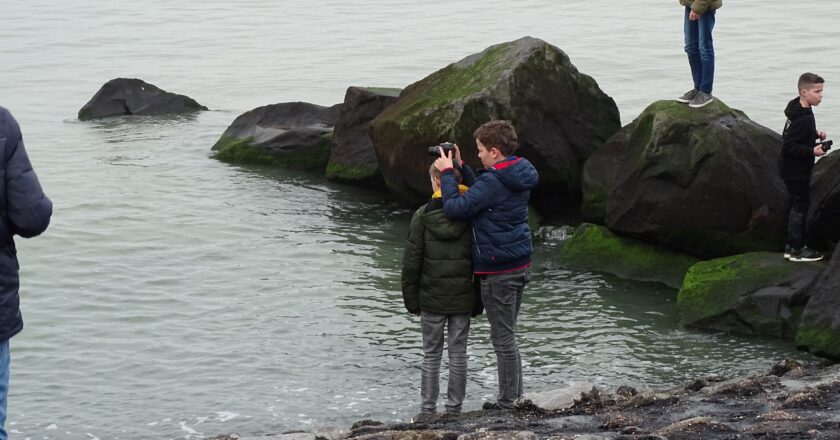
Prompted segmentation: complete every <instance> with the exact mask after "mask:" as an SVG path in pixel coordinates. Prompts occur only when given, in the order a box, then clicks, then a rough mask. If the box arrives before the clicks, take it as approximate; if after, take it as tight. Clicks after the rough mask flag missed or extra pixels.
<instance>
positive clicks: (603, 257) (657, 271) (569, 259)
mask: <svg viewBox="0 0 840 440" xmlns="http://www.w3.org/2000/svg"><path fill="white" fill-rule="evenodd" d="M698 261H699V260H698V259H697V258H695V257H692V256H690V255H686V254H682V253H679V252H673V251H669V250H666V249H662V248H659V247H656V246H654V245H651V244H647V243H644V242H641V241H638V240H634V239H631V238H626V237H621V236H618V235H616V234H614V233H612V232H610V230H609V229H607V228H605V227H602V226H596V225H593V224H588V223H584V224H582V225H580V226H579V227H578V228H577V230H576V231H575V233H574V235H573V236H572V238H570V239H569V240H567V241H566V243H565V244H564V246H563V250H562V252H561V253H560V256H559V263H560V265H561V266H564V267H568V268H572V269H583V270H593V271H599V272H607V273H611V274H613V275H616V276H619V277H621V278H626V279H631V280H638V281H655V282H660V283H663V284H665V285H668V286H670V287H673V288H675V289H679V288H680V286H681V285H682V283H683V277H684V276H685V273H686V271H688V268H689V267H691V266H692V265H694V264H695V263H697V262H698Z"/></svg>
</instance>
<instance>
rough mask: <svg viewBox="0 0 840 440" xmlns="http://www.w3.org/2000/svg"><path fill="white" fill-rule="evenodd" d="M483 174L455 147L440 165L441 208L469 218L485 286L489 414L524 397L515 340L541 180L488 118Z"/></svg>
mask: <svg viewBox="0 0 840 440" xmlns="http://www.w3.org/2000/svg"><path fill="white" fill-rule="evenodd" d="M473 137H475V143H476V146H477V147H478V158H479V159H480V160H481V163H482V164H483V165H484V170H481V171H479V173H478V174H477V175H476V173H474V172H473V170H472V169H471V168H470V167H469V166H468V165H465V164H464V163H463V161H462V160H461V152H460V150H459V149H458V147H457V146H456V147H455V150H454V157H453V156H452V153H451V152H447V153H446V154H445V155H444V153H443V151H441V157H440V158H438V159H437V160H436V161H435V167H437V169H439V170H440V171H441V192H442V194H443V211H444V213H445V214H446V215H447V217H449V218H452V219H456V220H457V219H470V220H471V221H472V235H473V237H472V238H473V241H472V261H473V273H474V274H475V275H476V276H477V277H478V278H479V280H480V283H481V299H482V301H483V302H484V310H485V311H486V313H487V320H488V321H489V322H490V339H491V341H492V342H493V349H494V350H495V352H496V364H497V368H498V377H499V395H498V398H497V400H496V402H485V404H484V409H511V408H513V403H514V401H515V400H516V399H518V398H519V397H520V396H522V359H521V358H520V355H519V346H518V344H517V342H516V320H517V316H518V315H519V308H520V306H521V305H522V293H523V291H524V289H525V284H526V283H528V281H529V280H530V267H531V253H532V252H533V246H532V244H531V230H530V229H529V228H528V201H529V199H530V197H531V190H532V189H533V188H535V187H536V186H537V183H538V182H539V175H538V174H537V170H536V168H534V166H533V165H531V163H530V162H528V161H527V160H526V159H524V158H522V157H517V156H514V155H513V153H514V152H515V151H516V148H517V136H516V130H515V129H514V128H513V125H511V123H510V122H508V121H490V122H487V123H485V124H483V125H482V126H480V127H478V129H476V130H475V132H474V133H473ZM453 159H454V162H453ZM455 164H457V165H458V166H459V167H461V168H462V175H463V179H464V183H465V184H466V185H467V186H469V187H470V190H469V191H467V192H465V193H463V194H461V193H459V191H458V183H457V182H456V180H455V177H454V172H453V170H454V165H455Z"/></svg>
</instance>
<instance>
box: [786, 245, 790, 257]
mask: <svg viewBox="0 0 840 440" xmlns="http://www.w3.org/2000/svg"><path fill="white" fill-rule="evenodd" d="M790 252H791V248H790V245H789V244H786V245H785V260H790Z"/></svg>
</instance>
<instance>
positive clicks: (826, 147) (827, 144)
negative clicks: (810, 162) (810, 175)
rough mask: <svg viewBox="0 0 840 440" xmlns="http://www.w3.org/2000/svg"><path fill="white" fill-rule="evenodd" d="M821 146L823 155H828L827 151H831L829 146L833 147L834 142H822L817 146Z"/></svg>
mask: <svg viewBox="0 0 840 440" xmlns="http://www.w3.org/2000/svg"><path fill="white" fill-rule="evenodd" d="M817 145H820V146H822V150H823V153H828V150H830V149H831V146H832V145H834V141H831V140H828V141H822V142H821V143H819V144H817Z"/></svg>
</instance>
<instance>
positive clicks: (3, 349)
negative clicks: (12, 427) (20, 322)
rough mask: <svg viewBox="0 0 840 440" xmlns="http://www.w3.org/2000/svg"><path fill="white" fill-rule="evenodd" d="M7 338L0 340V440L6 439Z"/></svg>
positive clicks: (9, 357) (8, 357)
mask: <svg viewBox="0 0 840 440" xmlns="http://www.w3.org/2000/svg"><path fill="white" fill-rule="evenodd" d="M10 362H11V356H10V355H9V340H8V339H7V340H5V341H3V342H0V440H7V439H8V438H9V437H8V434H7V433H6V429H5V428H4V426H6V396H7V395H8V394H9V363H10Z"/></svg>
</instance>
